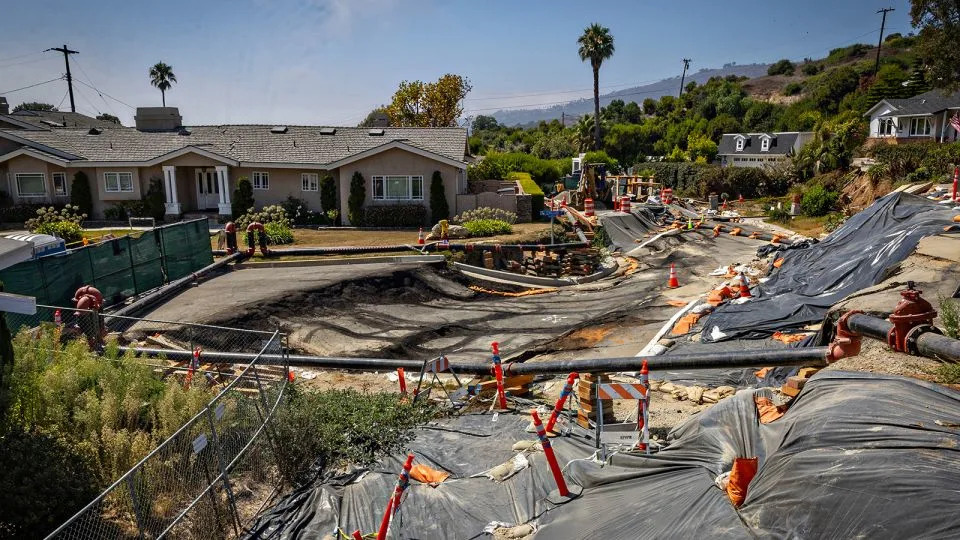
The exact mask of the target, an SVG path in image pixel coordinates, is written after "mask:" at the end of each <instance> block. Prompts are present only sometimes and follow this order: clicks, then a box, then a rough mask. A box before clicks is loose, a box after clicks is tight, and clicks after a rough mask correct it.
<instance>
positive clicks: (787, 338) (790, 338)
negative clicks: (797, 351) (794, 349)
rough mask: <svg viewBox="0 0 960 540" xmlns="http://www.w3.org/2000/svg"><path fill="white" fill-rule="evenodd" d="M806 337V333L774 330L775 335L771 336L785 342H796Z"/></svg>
mask: <svg viewBox="0 0 960 540" xmlns="http://www.w3.org/2000/svg"><path fill="white" fill-rule="evenodd" d="M806 337H807V335H806V334H784V333H783V332H774V333H773V336H771V339H775V340H777V341H782V342H784V343H796V342H798V341H803V340H804V339H805V338H806Z"/></svg>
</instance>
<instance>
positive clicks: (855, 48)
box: [826, 43, 872, 64]
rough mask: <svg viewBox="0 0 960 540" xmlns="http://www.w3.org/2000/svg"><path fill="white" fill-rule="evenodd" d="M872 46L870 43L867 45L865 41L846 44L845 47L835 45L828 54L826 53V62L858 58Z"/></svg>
mask: <svg viewBox="0 0 960 540" xmlns="http://www.w3.org/2000/svg"><path fill="white" fill-rule="evenodd" d="M871 48H872V45H867V44H865V43H854V44H853V45H847V46H846V47H837V48H836V49H832V50H831V51H830V54H828V55H827V60H826V61H827V63H828V64H838V63H840V62H844V61H846V60H850V59H853V58H859V57H861V56H864V55H865V54H866V53H867V51H869V50H870V49H871Z"/></svg>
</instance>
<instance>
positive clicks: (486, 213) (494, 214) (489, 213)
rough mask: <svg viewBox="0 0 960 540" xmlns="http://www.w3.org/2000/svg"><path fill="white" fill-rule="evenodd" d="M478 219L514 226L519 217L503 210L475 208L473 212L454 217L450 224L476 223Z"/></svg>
mask: <svg viewBox="0 0 960 540" xmlns="http://www.w3.org/2000/svg"><path fill="white" fill-rule="evenodd" d="M477 219H496V220H499V221H506V222H507V223H509V224H511V225H513V224H514V223H516V222H517V215H516V214H514V213H513V212H510V211H509V210H504V209H502V208H490V207H487V206H481V207H480V208H474V209H473V210H466V211H464V212H461V213H460V215H457V216H454V217H453V219H451V220H450V222H451V223H454V224H457V225H459V224H461V223H465V222H467V221H474V220H477Z"/></svg>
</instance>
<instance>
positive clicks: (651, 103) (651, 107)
mask: <svg viewBox="0 0 960 540" xmlns="http://www.w3.org/2000/svg"><path fill="white" fill-rule="evenodd" d="M656 112H657V100H655V99H653V98H646V99H644V100H643V114H645V115H647V116H653V115H654V114H656Z"/></svg>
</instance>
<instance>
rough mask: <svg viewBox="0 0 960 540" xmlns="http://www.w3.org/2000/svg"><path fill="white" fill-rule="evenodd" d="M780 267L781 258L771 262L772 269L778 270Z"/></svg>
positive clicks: (781, 264)
mask: <svg viewBox="0 0 960 540" xmlns="http://www.w3.org/2000/svg"><path fill="white" fill-rule="evenodd" d="M781 266H783V257H780V258H779V259H777V260H775V261H773V267H774V268H780V267H781Z"/></svg>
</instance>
